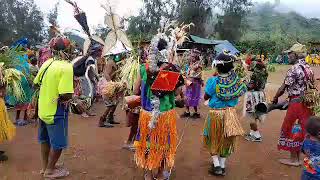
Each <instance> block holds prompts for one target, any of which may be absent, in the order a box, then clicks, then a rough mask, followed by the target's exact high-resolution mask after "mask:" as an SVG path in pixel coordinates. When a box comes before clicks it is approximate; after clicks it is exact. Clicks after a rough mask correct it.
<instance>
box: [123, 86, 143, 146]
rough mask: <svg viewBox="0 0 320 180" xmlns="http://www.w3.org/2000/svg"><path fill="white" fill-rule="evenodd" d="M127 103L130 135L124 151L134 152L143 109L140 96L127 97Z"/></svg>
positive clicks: (137, 92) (138, 93)
mask: <svg viewBox="0 0 320 180" xmlns="http://www.w3.org/2000/svg"><path fill="white" fill-rule="evenodd" d="M134 94H137V95H140V92H139V90H136V92H134ZM126 99H128V100H127V101H126V107H125V110H126V118H127V121H128V127H130V133H129V137H128V140H127V142H126V144H125V145H124V146H123V148H124V149H128V150H131V151H133V150H134V144H133V143H134V140H135V138H136V135H137V132H138V126H139V114H140V109H141V97H140V96H135V95H134V96H127V97H125V100H126Z"/></svg>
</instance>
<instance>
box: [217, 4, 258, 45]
mask: <svg viewBox="0 0 320 180" xmlns="http://www.w3.org/2000/svg"><path fill="white" fill-rule="evenodd" d="M214 4H215V5H216V6H217V7H219V8H220V9H221V10H222V11H223V14H222V15H218V19H219V20H218V23H217V25H216V30H217V32H218V33H219V36H220V38H221V39H227V40H229V41H232V42H236V41H239V39H240V38H241V35H242V33H243V32H242V31H241V30H242V25H243V20H244V18H245V16H246V14H247V13H248V12H249V11H250V7H251V6H252V0H215V2H214Z"/></svg>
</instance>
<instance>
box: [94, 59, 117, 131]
mask: <svg viewBox="0 0 320 180" xmlns="http://www.w3.org/2000/svg"><path fill="white" fill-rule="evenodd" d="M116 57H117V56H116V55H114V56H112V57H110V58H109V59H108V61H107V64H106V65H105V68H104V77H103V80H100V81H106V82H105V84H107V83H110V82H116V80H117V75H118V73H119V71H117V70H118V66H117V64H116V61H117V58H116ZM117 97H118V96H117V95H116V94H114V95H112V97H107V96H104V97H103V100H104V103H105V105H106V110H105V112H104V113H103V115H102V116H101V117H100V120H99V124H98V126H99V127H106V128H112V127H113V124H120V123H119V122H116V121H115V120H114V113H115V111H116V109H117V106H118V103H119V100H118V99H117Z"/></svg>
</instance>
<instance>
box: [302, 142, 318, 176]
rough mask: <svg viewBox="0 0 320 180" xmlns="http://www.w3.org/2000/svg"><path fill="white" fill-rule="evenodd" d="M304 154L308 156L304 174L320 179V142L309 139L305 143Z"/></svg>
mask: <svg viewBox="0 0 320 180" xmlns="http://www.w3.org/2000/svg"><path fill="white" fill-rule="evenodd" d="M302 152H303V153H304V154H305V155H306V157H305V159H304V172H303V173H304V174H305V176H307V177H312V178H315V179H320V142H318V141H313V140H311V139H309V138H308V137H307V138H306V139H305V140H304V142H303V145H302Z"/></svg>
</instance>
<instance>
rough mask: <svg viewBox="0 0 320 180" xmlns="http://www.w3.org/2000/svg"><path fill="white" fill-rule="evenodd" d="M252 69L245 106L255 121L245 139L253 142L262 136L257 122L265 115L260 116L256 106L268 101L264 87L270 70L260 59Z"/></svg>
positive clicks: (246, 112) (258, 140)
mask: <svg viewBox="0 0 320 180" xmlns="http://www.w3.org/2000/svg"><path fill="white" fill-rule="evenodd" d="M252 71H253V74H252V76H251V79H250V82H249V85H248V89H249V92H247V93H246V95H245V100H244V103H245V104H244V106H243V108H244V115H247V116H248V118H250V119H251V120H253V121H252V122H251V123H250V133H249V134H248V135H246V137H245V139H246V140H248V141H253V142H261V141H262V137H261V134H260V132H259V130H258V124H257V122H258V121H263V120H264V119H265V115H263V116H260V115H259V114H256V111H255V107H256V105H257V104H259V103H262V102H266V95H265V92H264V88H265V86H266V83H267V79H268V71H267V69H266V66H265V65H264V63H263V62H262V61H261V60H260V59H258V60H257V62H254V63H253V67H252Z"/></svg>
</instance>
